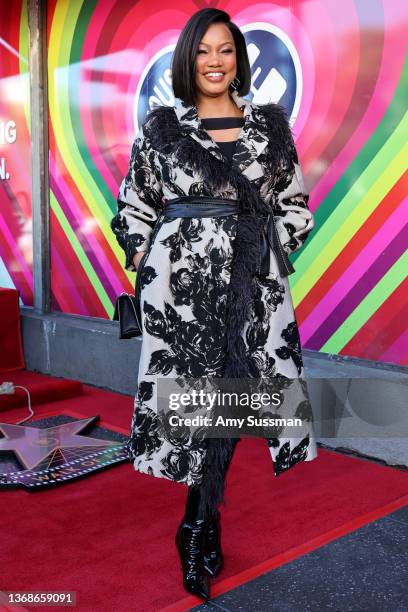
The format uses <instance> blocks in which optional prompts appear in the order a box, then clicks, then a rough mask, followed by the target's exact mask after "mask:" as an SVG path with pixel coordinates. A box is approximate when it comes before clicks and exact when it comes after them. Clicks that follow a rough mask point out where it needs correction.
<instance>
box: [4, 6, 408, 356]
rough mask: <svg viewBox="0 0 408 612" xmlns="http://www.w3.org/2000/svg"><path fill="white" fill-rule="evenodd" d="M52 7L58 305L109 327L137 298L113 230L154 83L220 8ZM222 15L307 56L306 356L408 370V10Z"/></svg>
mask: <svg viewBox="0 0 408 612" xmlns="http://www.w3.org/2000/svg"><path fill="white" fill-rule="evenodd" d="M213 4H215V3H213ZM48 6H49V10H48V50H49V100H50V102H49V120H50V124H49V126H50V127H49V135H50V180H51V192H50V196H51V228H52V234H51V237H52V291H53V308H54V309H55V310H60V311H63V312H67V313H75V314H80V315H84V316H95V317H105V318H110V317H111V316H112V312H113V304H114V301H115V297H116V296H117V295H118V294H119V293H121V292H122V291H124V290H126V291H132V290H133V288H134V281H135V275H134V274H133V273H129V272H126V271H125V270H124V269H123V263H124V255H123V252H122V251H121V249H120V248H119V246H118V245H117V243H116V240H115V237H114V236H113V234H112V232H111V230H110V227H109V222H110V219H111V217H112V214H113V213H114V210H115V208H116V196H117V192H118V186H119V183H120V181H121V180H122V178H123V176H124V175H125V173H126V170H127V164H128V160H129V154H130V147H131V143H132V140H133V138H134V133H135V129H136V124H137V122H138V120H139V119H140V118H141V112H140V111H141V109H142V110H143V109H144V108H145V102H146V100H145V99H143V97H142V96H141V94H140V92H141V87H142V85H143V86H144V83H145V82H146V70H147V69H148V67H149V66H151V64H152V62H153V63H154V62H155V61H158V59H160V58H161V57H162V56H163V50H166V49H167V48H169V49H172V46H173V45H174V44H175V42H176V41H177V37H178V35H179V32H180V30H181V29H182V27H183V25H184V24H185V22H186V21H187V19H188V17H189V16H190V15H191V14H192V13H193V12H195V11H196V10H198V9H199V8H202V7H204V6H206V4H205V3H204V2H202V3H201V2H198V1H197V2H190V1H183V0H179V2H177V3H172V2H168V1H163V0H157V1H156V2H154V3H153V2H148V1H147V0H142V1H140V2H134V0H86V1H85V0H70V1H68V0H50V1H49V3H48ZM216 6H217V8H222V9H225V10H227V11H228V12H229V13H230V15H231V17H232V19H233V20H234V21H235V22H236V23H237V24H238V25H239V26H240V27H241V28H242V30H243V31H244V33H245V36H246V38H247V42H249V41H250V40H251V28H253V27H254V24H258V25H259V24H261V25H260V27H261V29H262V27H264V26H265V24H270V26H271V28H272V29H274V30H276V31H277V32H280V33H283V38H282V40H284V39H285V37H286V38H287V39H288V40H289V41H290V43H291V44H292V45H293V47H294V48H295V50H296V52H297V54H298V58H299V66H298V68H297V72H296V79H297V81H296V96H295V95H293V96H292V97H290V94H291V93H293V86H292V89H291V87H289V88H288V89H287V91H286V93H285V95H284V96H283V98H282V101H283V102H284V103H289V102H290V104H291V105H292V106H291V109H290V110H291V111H292V110H293V106H294V107H295V109H296V111H297V112H296V113H295V115H296V117H295V119H296V121H295V123H294V132H295V135H296V144H297V148H298V152H299V157H300V160H301V164H302V168H303V171H304V175H305V179H306V184H307V187H308V189H309V191H310V206H311V209H312V211H313V212H314V215H315V221H316V226H315V229H314V230H313V233H312V235H311V237H310V238H309V240H308V241H307V243H306V245H305V247H304V248H303V249H302V250H301V251H300V252H299V253H298V254H295V255H293V256H292V261H293V263H294V265H295V267H296V270H297V271H296V273H295V274H293V275H292V276H291V277H290V282H291V287H292V292H293V299H294V303H295V307H296V316H297V319H298V323H299V328H300V333H301V338H302V343H303V346H304V347H306V348H310V349H315V350H318V351H322V352H325V353H334V354H341V355H349V356H356V357H362V358H366V359H373V360H379V361H384V362H391V363H396V364H405V365H407V364H408V331H407V326H406V321H407V319H408V291H407V289H408V281H407V278H406V270H407V269H408V265H407V264H408V257H407V252H406V242H407V240H406V235H407V218H408V215H407V206H408V203H407V195H406V194H407V183H408V176H407V172H406V159H407V146H406V143H405V141H406V133H407V114H406V110H405V107H406V95H407V63H406V42H405V41H406V31H407V13H406V10H404V9H405V2H404V1H403V0H394V1H392V2H388V1H387V0H370V2H366V1H365V0H342V2H338V1H337V0H315V1H313V2H308V1H303V0H299V1H296V0H286V1H283V0H282V1H277V2H269V3H265V2H261V3H257V2H250V1H249V2H248V1H243V0H239V1H238V0H237V1H234V0H231V1H230V2H222V1H220V2H218V3H217V4H216ZM292 85H293V84H292ZM139 94H140V97H139V98H138V96H139ZM295 98H296V100H297V102H298V105H297V106H296V104H297V102H296V101H295ZM135 101H136V102H138V104H137V108H136V109H135ZM142 114H143V113H142ZM135 117H136V120H135ZM404 136H405V138H404ZM404 236H405V240H404ZM1 240H3V238H2V239H1ZM6 265H7V261H6ZM10 274H11V272H10Z"/></svg>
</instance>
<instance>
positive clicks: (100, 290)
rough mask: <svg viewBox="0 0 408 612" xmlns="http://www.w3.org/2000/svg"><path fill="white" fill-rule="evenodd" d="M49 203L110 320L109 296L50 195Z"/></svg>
mask: <svg viewBox="0 0 408 612" xmlns="http://www.w3.org/2000/svg"><path fill="white" fill-rule="evenodd" d="M50 203H51V208H52V210H53V211H54V213H55V216H56V218H57V219H58V222H59V223H60V225H61V227H62V229H63V231H64V234H65V235H66V237H67V240H69V243H70V245H71V247H72V249H73V251H74V253H75V254H76V256H77V258H78V261H79V263H80V264H81V266H82V269H83V270H84V272H85V274H86V275H87V277H88V278H89V280H90V282H91V283H92V286H93V288H94V289H95V292H96V294H97V295H98V297H99V299H100V301H101V304H102V305H103V307H104V308H105V310H106V313H107V314H108V316H109V318H112V316H113V306H112V303H111V300H110V298H109V296H108V295H107V293H106V291H105V288H104V286H103V285H102V283H101V281H100V280H99V278H98V276H97V274H96V272H95V270H94V268H93V266H92V264H91V263H90V261H89V259H88V257H87V256H86V254H85V252H84V250H83V248H82V245H81V243H80V242H79V240H78V238H77V236H76V234H75V232H74V231H73V229H72V227H71V225H70V224H69V223H68V221H67V218H66V216H65V214H64V211H63V210H62V208H61V207H60V205H59V202H58V201H57V199H56V198H55V196H54V195H53V194H51V196H50Z"/></svg>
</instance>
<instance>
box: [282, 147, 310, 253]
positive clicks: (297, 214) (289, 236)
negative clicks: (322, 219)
mask: <svg viewBox="0 0 408 612" xmlns="http://www.w3.org/2000/svg"><path fill="white" fill-rule="evenodd" d="M289 159H290V162H289V163H287V164H283V165H282V166H281V168H280V170H279V171H278V173H277V180H276V181H275V187H274V200H275V203H274V214H275V222H276V228H277V231H278V235H279V238H280V241H281V243H282V246H283V248H284V249H285V251H286V252H287V253H288V254H290V253H293V252H294V251H297V250H298V249H300V247H301V246H302V245H303V244H304V242H305V241H306V238H307V237H308V235H309V233H310V231H311V230H312V229H313V227H314V219H313V215H312V212H311V211H310V209H309V206H308V202H309V193H308V192H307V190H306V188H305V184H304V180H303V174H302V169H301V166H300V162H299V159H298V155H297V151H296V147H295V143H294V141H293V138H292V137H291V139H290V156H289Z"/></svg>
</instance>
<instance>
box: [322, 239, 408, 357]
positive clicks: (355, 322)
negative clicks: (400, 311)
mask: <svg viewBox="0 0 408 612" xmlns="http://www.w3.org/2000/svg"><path fill="white" fill-rule="evenodd" d="M407 269H408V251H406V252H405V253H404V254H403V255H402V256H401V257H400V258H399V259H398V261H396V262H395V264H394V265H393V266H392V268H390V269H389V270H388V272H387V273H386V274H385V275H384V276H383V277H382V278H381V280H380V281H379V282H378V283H377V284H376V285H375V287H373V288H372V290H371V291H370V292H369V293H368V294H367V295H366V296H365V298H364V299H363V300H362V301H361V302H360V304H359V305H358V306H357V308H355V309H354V310H353V312H352V313H351V314H350V315H349V316H348V317H347V319H346V320H345V321H344V322H343V323H342V325H340V327H339V328H338V329H337V330H336V332H335V333H334V334H333V335H332V336H331V337H330V338H329V340H328V341H327V342H326V343H325V344H324V345H323V346H322V347H321V348H320V350H321V351H323V352H327V353H339V352H340V351H341V350H342V349H343V347H344V346H345V345H346V344H347V343H348V342H350V340H351V339H352V338H353V337H354V336H355V335H356V334H357V332H358V331H359V330H360V329H361V328H362V327H363V325H364V324H365V323H366V322H367V321H368V320H369V319H370V317H372V316H373V314H374V313H375V312H376V311H377V310H378V309H379V308H380V306H381V305H382V304H383V303H384V302H385V301H386V299H387V298H388V297H389V296H390V295H391V293H392V292H393V291H395V289H396V288H397V287H398V285H400V284H401V283H402V282H403V281H404V280H405V279H406V275H407Z"/></svg>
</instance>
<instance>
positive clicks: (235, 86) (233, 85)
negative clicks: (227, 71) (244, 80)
mask: <svg viewBox="0 0 408 612" xmlns="http://www.w3.org/2000/svg"><path fill="white" fill-rule="evenodd" d="M240 82H241V81H240V80H239V78H238V77H235V78H234V79H233V80H232V81H231V83H230V87H231V88H232V89H235V90H237V89H238V86H239V84H240Z"/></svg>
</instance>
